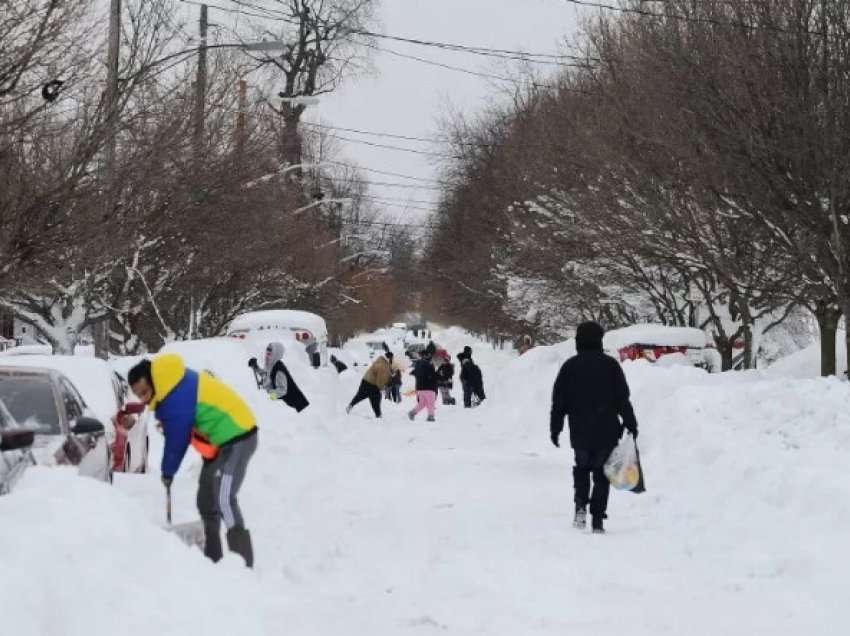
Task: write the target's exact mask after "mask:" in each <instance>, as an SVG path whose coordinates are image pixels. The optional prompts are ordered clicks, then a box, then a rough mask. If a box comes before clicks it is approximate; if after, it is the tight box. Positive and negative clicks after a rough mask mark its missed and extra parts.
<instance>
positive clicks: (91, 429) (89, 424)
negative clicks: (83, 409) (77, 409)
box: [71, 416, 106, 435]
mask: <svg viewBox="0 0 850 636" xmlns="http://www.w3.org/2000/svg"><path fill="white" fill-rule="evenodd" d="M105 431H106V429H105V428H104V426H103V424H101V423H100V422H99V421H97V420H96V419H94V418H93V417H85V416H83V417H78V418H77V421H76V422H75V423H74V427H73V428H72V429H71V432H72V433H73V434H74V435H102V434H103V433H104V432H105Z"/></svg>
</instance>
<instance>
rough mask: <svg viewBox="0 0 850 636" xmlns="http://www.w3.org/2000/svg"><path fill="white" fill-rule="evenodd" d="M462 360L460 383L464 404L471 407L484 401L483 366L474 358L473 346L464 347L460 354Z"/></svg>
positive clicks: (459, 357) (465, 406)
mask: <svg viewBox="0 0 850 636" xmlns="http://www.w3.org/2000/svg"><path fill="white" fill-rule="evenodd" d="M458 359H459V360H460V383H461V386H462V387H463V406H464V408H467V409H468V408H471V407H473V406H478V405H479V404H481V402H483V401H484V398H485V397H486V395H484V377H483V375H482V374H481V368H480V367H479V366H478V365H477V364H475V362H474V361H473V360H472V348H471V347H464V350H463V353H460V354H458Z"/></svg>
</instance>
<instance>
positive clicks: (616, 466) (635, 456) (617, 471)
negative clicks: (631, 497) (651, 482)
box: [604, 435, 646, 493]
mask: <svg viewBox="0 0 850 636" xmlns="http://www.w3.org/2000/svg"><path fill="white" fill-rule="evenodd" d="M604 471H605V476H606V477H607V478H608V481H609V482H611V485H612V486H613V487H614V488H616V489H617V490H631V491H632V492H634V493H641V492H644V491H645V490H646V486H645V484H644V481H643V470H642V469H641V465H640V451H638V447H637V442H636V441H635V438H634V437H632V436H631V435H627V436H626V437H624V438H623V439H622V440H621V441H620V443H619V444H618V445H617V447H616V448H615V449H614V450H613V451H612V452H611V456H610V457H609V458H608V461H606V462H605V467H604Z"/></svg>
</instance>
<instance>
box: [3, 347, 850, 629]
mask: <svg viewBox="0 0 850 636" xmlns="http://www.w3.org/2000/svg"><path fill="white" fill-rule="evenodd" d="M434 335H435V338H436V339H437V340H438V341H439V342H441V344H445V345H446V346H448V347H449V348H450V349H449V350H450V351H453V352H456V351H458V350H460V346H462V343H461V341H460V338H459V335H458V334H457V333H456V332H451V333H448V334H434ZM475 349H476V358H477V359H478V361H479V363H480V364H481V365H482V367H483V369H484V373H485V386H486V388H487V392H488V395H489V397H490V399H488V401H487V402H485V404H484V406H482V407H481V408H479V409H477V410H474V411H464V410H463V409H461V408H451V407H440V408H439V410H438V413H437V419H438V421H437V422H436V423H435V424H427V423H426V422H425V421H424V414H423V415H420V419H419V420H418V421H417V422H415V423H411V422H409V421H408V420H407V417H406V413H405V411H406V409H408V408H410V405H411V401H410V400H409V399H408V400H406V401H405V402H404V403H403V404H402V406H400V407H396V406H394V405H389V404H388V403H387V402H385V403H384V404H385V409H386V413H385V417H384V419H383V420H381V421H375V420H373V419H372V416H371V412H370V410H369V408H368V405H367V404H366V403H363V404H361V405H359V406H358V407H357V408H355V410H354V411H353V412H352V414H351V415H350V416H348V417H346V416H345V415H344V410H343V409H344V406H345V404H346V403H347V401H348V400H349V399H350V397H351V396H352V395H353V393H354V391H355V389H356V385H357V384H358V382H359V379H360V374H359V372H351V371H350V372H347V373H346V374H344V375H343V376H341V377H339V378H337V377H336V376H335V374H332V373H331V374H324V372H320V373H321V374H322V375H317V376H313V377H312V378H311V379H310V380H309V381H305V382H304V385H305V392H307V394H308V397H309V398H310V399H311V401H312V402H313V403H314V407H311V408H310V409H308V410H307V411H306V412H305V413H304V414H302V415H300V416H296V415H295V414H294V412H293V411H291V410H288V409H286V408H285V407H284V406H283V405H282V404H275V403H271V402H269V401H267V400H266V399H265V398H264V397H263V396H261V395H259V394H258V393H257V392H256V391H253V390H252V388H251V381H252V380H251V377H250V371H249V370H248V369H247V367H244V379H243V375H242V374H241V372H237V369H238V368H239V367H238V366H237V362H239V361H234V360H221V359H218V358H219V357H220V356H210V357H209V361H210V363H211V364H212V363H215V365H216V366H214V368H213V369H212V370H213V371H214V372H216V373H217V374H220V376H221V377H224V378H229V381H232V382H234V383H237V384H238V385H239V388H240V389H241V390H242V391H243V392H245V393H246V394H247V395H248V396H249V397H250V398H251V399H252V400H253V404H254V407H255V408H256V409H257V411H258V413H259V414H260V418H261V422H262V424H261V431H260V449H259V451H258V453H257V455H256V456H255V458H254V460H253V462H252V464H251V466H250V469H249V473H248V477H247V479H246V482H245V485H244V487H243V492H242V496H241V503H242V506H243V510H244V512H245V516H246V519H247V520H248V523H249V527H250V529H251V531H252V535H253V537H254V541H255V551H256V555H257V568H256V570H255V571H254V572H247V571H244V570H243V569H242V568H240V567H239V564H238V562H237V560H236V559H235V558H228V559H225V562H224V563H222V564H219V566H212V565H210V564H208V563H206V562H205V561H204V559H203V558H202V557H201V556H200V554H199V553H197V552H196V551H191V550H188V549H185V548H183V547H182V546H181V545H180V544H179V543H178V542H177V541H176V540H175V539H174V538H173V537H171V536H169V535H167V534H166V533H164V532H162V531H161V530H160V529H159V528H158V525H161V524H162V487H161V486H160V485H159V483H158V479H157V476H156V475H148V476H120V477H121V479H119V480H118V483H117V486H118V487H117V488H115V489H109V488H107V487H106V486H103V485H101V484H95V483H93V482H88V481H84V480H80V479H75V478H72V476H70V475H65V474H62V473H61V472H49V471H35V472H33V473H32V474H30V475H28V476H27V477H26V478H25V481H24V482H23V486H22V487H21V488H20V489H19V490H18V492H16V493H13V495H11V496H9V497H5V498H2V499H0V519H2V523H0V573H2V574H0V598H3V599H4V601H3V606H4V607H3V612H2V619H0V620H2V621H3V624H4V626H6V625H10V624H11V625H12V626H15V627H19V628H20V629H19V630H18V631H11V630H10V632H9V633H16V634H81V635H82V634H85V635H86V636H92V635H99V634H104V635H106V634H112V633H114V632H115V631H116V630H115V629H112V628H111V626H114V625H115V624H117V623H120V624H121V627H120V632H122V633H130V634H145V635H147V634H157V635H159V634H163V633H173V634H195V633H204V634H227V635H230V634H234V633H239V634H245V635H246V636H247V635H248V634H263V633H267V634H293V635H300V634H310V635H322V636H338V635H342V634H364V635H366V634H368V635H370V636H383V635H391V634H392V635H395V634H437V633H454V634H462V635H467V634H504V635H506V636H508V635H510V636H523V635H526V634H592V635H593V636H606V635H608V634H610V635H618V636H619V635H622V634H629V635H630V636H640V635H647V636H648V635H655V634H673V635H681V634H688V635H696V636H701V635H706V636H709V635H710V636H716V635H717V634H718V633H722V634H727V635H737V634H748V635H750V634H771V636H783V635H785V634H789V635H790V634H794V635H795V636H797V635H799V634H817V635H818V636H828V635H832V634H835V635H838V634H846V633H848V631H850V607H848V605H847V602H846V595H847V585H846V577H845V575H844V569H845V568H844V562H845V561H846V560H847V555H848V551H850V550H848V548H847V529H848V527H850V478H848V476H847V471H846V469H845V466H846V464H847V457H848V455H850V386H848V385H847V384H846V383H841V382H838V381H821V380H790V379H784V378H776V377H770V378H768V377H766V376H764V375H759V374H756V373H752V374H746V375H741V374H736V375H725V376H709V375H707V374H705V373H703V372H701V371H698V370H691V369H687V368H682V367H676V368H658V367H652V366H650V365H648V364H644V363H633V364H627V365H626V372H627V375H628V377H629V380H630V382H631V384H632V388H633V393H634V398H635V399H634V401H635V406H636V410H637V415H638V419H639V422H640V424H641V436H640V439H639V441H640V443H641V451H642V458H643V461H644V466H645V470H646V479H647V487H648V492H647V493H646V494H644V495H639V496H637V495H633V494H631V493H619V492H614V493H612V500H611V505H610V509H609V515H610V519H609V522H608V528H609V533H608V534H607V535H606V536H603V537H599V536H593V535H590V534H589V533H582V532H578V531H576V530H574V529H572V528H571V521H572V488H571V453H570V452H569V450H568V449H561V450H557V449H555V448H553V447H551V445H550V443H549V440H548V409H549V392H550V390H551V384H552V381H553V379H554V376H555V373H556V371H557V366H558V364H559V363H560V362H561V361H562V360H563V359H564V356H565V355H566V354H567V353H568V352H569V346H568V345H561V346H559V347H555V348H539V349H535V350H533V351H531V352H530V353H528V354H526V355H525V356H523V357H522V358H519V359H515V358H513V357H512V355H511V354H507V353H501V352H491V351H486V350H484V348H483V345H480V344H479V345H477V346H475ZM305 372H307V371H305ZM152 437H153V438H156V436H155V435H154V436H152ZM159 452H160V451H159V447H158V446H156V447H154V448H152V457H154V458H158V457H159ZM197 469H198V464H197V461H193V462H189V463H188V464H186V465H185V466H184V469H183V470H182V471H181V474H180V475H178V478H177V480H176V482H175V488H176V489H177V500H176V502H175V515H176V519H175V520H176V521H181V520H186V519H191V518H193V517H194V516H195V515H196V513H195V512H194V482H195V480H196V478H197ZM45 546H48V547H45ZM18 596H22V597H23V599H24V601H22V603H20V604H16V605H14V606H13V607H9V608H8V609H7V607H6V606H7V605H9V603H8V600H9V599H11V598H16V597H18ZM95 598H97V599H98V601H97V602H95V600H93V599H95ZM101 601H102V602H101ZM128 606H129V607H130V609H129V610H128V609H127V607H128ZM45 608H50V611H49V612H45V611H44V609H45ZM9 621H11V623H10V622H9ZM67 625H70V627H65V626H67ZM60 626H61V627H60ZM84 626H85V627H84ZM4 631H5V630H4Z"/></svg>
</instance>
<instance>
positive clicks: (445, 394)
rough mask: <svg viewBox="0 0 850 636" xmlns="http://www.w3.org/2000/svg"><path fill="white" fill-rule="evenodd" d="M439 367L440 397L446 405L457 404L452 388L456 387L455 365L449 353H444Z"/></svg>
mask: <svg viewBox="0 0 850 636" xmlns="http://www.w3.org/2000/svg"><path fill="white" fill-rule="evenodd" d="M439 361H440V362H439V366H438V367H437V386H438V387H439V389H440V395H441V396H442V398H443V404H444V405H449V406H450V405H453V404H455V399H454V398H453V397H452V387H453V386H454V382H453V380H454V376H455V365H453V364H452V361H451V359H450V358H449V355H448V353H446V352H443V355H442V357H440V358H439Z"/></svg>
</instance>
